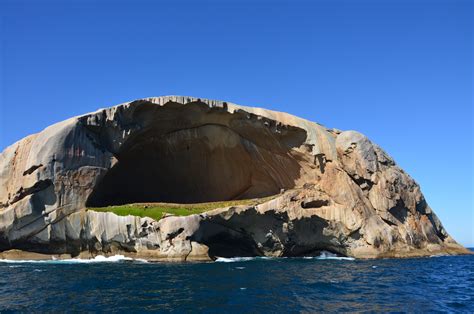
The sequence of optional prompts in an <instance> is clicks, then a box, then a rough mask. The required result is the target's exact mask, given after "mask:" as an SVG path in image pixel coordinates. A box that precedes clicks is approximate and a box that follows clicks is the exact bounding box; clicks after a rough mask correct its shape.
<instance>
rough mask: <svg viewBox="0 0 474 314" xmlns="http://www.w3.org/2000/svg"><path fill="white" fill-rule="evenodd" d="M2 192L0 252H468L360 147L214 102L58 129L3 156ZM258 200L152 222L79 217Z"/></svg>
mask: <svg viewBox="0 0 474 314" xmlns="http://www.w3.org/2000/svg"><path fill="white" fill-rule="evenodd" d="M0 183H1V185H0V249H1V250H2V251H6V250H11V249H20V250H24V251H29V252H37V253H43V254H44V253H46V254H69V255H71V256H93V255H95V254H116V253H118V252H120V253H124V254H127V255H131V256H137V257H143V258H147V259H150V260H168V261H182V260H210V259H213V258H215V257H217V256H223V257H232V256H302V255H313V254H317V253H318V252H319V251H321V250H326V251H331V252H334V253H338V254H341V255H346V256H353V257H357V258H377V257H406V256H423V255H432V254H435V253H436V254H438V253H447V254H461V253H467V250H465V249H464V248H463V247H462V246H460V245H459V244H457V243H456V242H455V241H454V240H453V238H451V237H450V236H449V234H448V233H447V232H446V230H445V229H444V228H443V226H442V225H441V223H440V221H439V220H438V218H437V217H436V215H435V214H434V213H433V211H432V210H431V208H430V207H429V206H428V204H427V202H426V201H425V199H424V197H423V195H422V194H421V192H420V187H419V186H418V185H417V184H416V182H415V181H414V180H413V179H412V178H411V177H410V176H408V175H407V174H406V173H405V172H404V171H403V170H402V169H400V168H399V167H398V166H397V165H396V163H395V162H394V161H393V159H392V158H390V156H388V155H387V154H386V153H385V152H384V151H383V150H382V149H381V148H380V147H378V146H377V145H376V144H374V143H372V142H371V141H370V140H369V139H368V138H367V137H365V136H364V135H362V134H360V133H358V132H356V131H344V132H343V131H339V130H336V129H328V128H326V127H324V126H321V125H319V124H317V123H314V122H310V121H307V120H304V119H301V118H298V117H295V116H292V115H289V114H286V113H281V112H275V111H270V110H265V109H260V108H252V107H244V106H238V105H235V104H231V103H227V102H221V101H213V100H207V99H198V98H192V97H180V96H167V97H158V98H146V99H141V100H136V101H133V102H130V103H124V104H121V105H118V106H115V107H111V108H107V109H101V110H98V111H96V112H94V113H89V114H86V115H83V116H79V117H74V118H71V119H69V120H66V121H63V122H60V123H57V124H55V125H52V126H50V127H48V128H46V129H45V130H43V131H42V132H40V133H37V134H33V135H30V136H28V137H26V138H24V139H22V140H20V141H19V142H17V143H15V144H13V145H11V146H10V147H8V148H7V149H5V150H4V151H3V152H2V153H1V155H0ZM270 195H277V196H276V197H275V198H273V199H272V200H270V201H266V202H264V203H262V204H259V205H256V206H236V207H230V208H220V209H216V210H213V211H209V212H206V213H203V214H201V215H191V216H186V217H173V216H170V217H165V218H163V219H161V220H160V221H154V220H152V219H151V218H140V217H134V216H126V217H119V216H117V215H115V214H112V213H99V212H94V211H86V210H85V209H86V207H100V206H107V205H117V204H127V203H134V202H174V203H197V202H210V201H221V200H233V199H246V198H259V197H264V196H270ZM15 252H17V251H15ZM15 254H16V253H15Z"/></svg>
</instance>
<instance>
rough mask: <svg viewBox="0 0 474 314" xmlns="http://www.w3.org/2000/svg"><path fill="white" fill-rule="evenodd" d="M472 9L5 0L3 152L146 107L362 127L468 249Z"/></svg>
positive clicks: (472, 221) (455, 4)
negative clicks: (215, 104) (93, 119)
mask: <svg viewBox="0 0 474 314" xmlns="http://www.w3.org/2000/svg"><path fill="white" fill-rule="evenodd" d="M473 12H474V8H473V2H472V1H456V0H446V1H436V0H434V1H427V0H426V1H424V0H419V1H416V0H415V1H403V0H401V1H299V2H298V1H288V2H282V1H280V2H277V1H273V2H270V1H240V2H232V1H219V2H217V1H215V2H210V1H207V2H198V1H194V2H184V1H139V0H134V1H131V0H130V1H107V0H104V1H88V0H83V1H22V0H15V1H9V0H0V15H1V29H0V34H1V47H0V48H1V58H0V73H1V75H0V84H1V90H0V92H1V95H0V150H3V149H4V148H5V147H6V146H8V145H10V144H12V143H13V142H15V141H17V140H19V139H21V138H22V137H24V136H26V135H28V134H30V133H34V132H38V131H40V130H42V129H43V128H45V127H46V126H48V125H50V124H52V123H54V122H58V121H61V120H64V119H66V118H69V117H71V116H74V115H78V114H82V113H86V112H89V111H93V110H96V109H98V108H102V107H108V106H112V105H115V104H118V103H121V102H125V101H129V100H133V99H136V98H142V97H148V96H160V95H168V94H177V95H189V96H197V97H203V98H213V99H221V100H226V101H230V102H235V103H238V104H242V105H248V106H260V107H266V108H269V109H274V110H280V111H286V112H289V113H292V114H295V115H298V116H301V117H304V118H307V119H310V120H313V121H316V122H319V123H322V124H324V125H326V126H328V127H336V128H339V129H344V130H347V129H354V130H358V131H360V132H362V133H364V134H366V135H367V136H369V138H371V139H372V140H373V141H374V142H376V143H378V144H379V145H381V146H382V147H383V148H384V149H385V150H386V151H387V152H388V153H389V154H390V155H392V156H393V157H394V158H395V160H396V161H397V162H398V164H399V165H400V166H401V167H402V168H404V169H405V170H406V171H407V172H408V173H409V174H410V175H411V176H412V177H413V178H415V180H416V181H417V182H418V183H419V184H420V185H421V187H422V191H423V192H424V194H425V196H426V198H427V200H428V203H429V204H430V205H431V207H432V208H433V209H434V210H435V212H436V213H437V214H438V216H439V217H440V218H441V220H442V222H443V224H444V225H445V227H446V228H447V230H448V232H450V233H451V234H452V235H453V236H454V237H455V238H456V239H457V240H458V241H460V242H461V243H463V244H464V245H468V246H474V217H473V211H474V209H473V194H474V190H473V175H474V173H473V65H474V63H473V29H474V27H473V26H474V25H473V20H474V14H473Z"/></svg>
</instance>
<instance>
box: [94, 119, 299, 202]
mask: <svg viewBox="0 0 474 314" xmlns="http://www.w3.org/2000/svg"><path fill="white" fill-rule="evenodd" d="M245 132H246V134H244V135H242V134H241V133H243V132H239V131H238V130H237V131H236V130H235V129H233V128H230V127H229V126H226V125H219V124H211V123H208V124H202V125H199V126H194V127H189V128H179V129H174V130H165V131H164V130H162V129H156V128H146V129H144V130H141V131H140V132H138V133H137V134H136V135H134V136H133V137H131V138H130V139H128V140H127V142H126V143H124V144H123V147H122V148H121V150H120V152H119V153H118V154H117V155H116V157H117V160H118V161H117V163H116V164H115V165H114V166H113V167H112V168H111V169H109V170H108V171H107V173H106V174H105V175H104V176H103V177H102V178H101V179H100V180H99V181H98V183H97V184H96V186H95V187H94V189H93V191H92V193H91V194H90V196H89V198H88V200H87V203H86V206H88V207H103V206H110V205H122V204H131V203H147V202H166V203H202V202H213V201H226V200H238V199H248V198H259V197H265V196H270V195H274V194H277V193H279V192H280V190H281V189H288V188H292V187H294V186H295V182H296V181H297V180H298V178H299V177H300V173H301V167H300V165H299V163H298V162H297V161H296V160H295V158H294V156H292V152H291V145H285V144H284V143H283V144H282V142H281V141H278V140H277V139H275V138H274V137H268V136H267V138H266V137H265V136H266V135H265V134H267V133H265V132H261V131H260V132H259V131H258V130H255V136H248V135H249V134H252V133H251V132H250V131H249V129H248V128H245ZM249 132H250V133H249ZM262 134H263V135H262ZM300 135H301V134H299V133H295V136H298V138H297V139H295V140H294V142H301V141H302V139H301V136H300ZM303 139H304V138H303Z"/></svg>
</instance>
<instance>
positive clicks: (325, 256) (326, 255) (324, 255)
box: [315, 251, 355, 261]
mask: <svg viewBox="0 0 474 314" xmlns="http://www.w3.org/2000/svg"><path fill="white" fill-rule="evenodd" d="M315 258H316V259H336V260H343V261H353V260H355V258H353V257H345V256H337V255H336V254H334V253H331V252H328V251H321V254H320V255H319V256H316V257H315Z"/></svg>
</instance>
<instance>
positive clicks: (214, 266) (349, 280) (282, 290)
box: [0, 254, 474, 313]
mask: <svg viewBox="0 0 474 314" xmlns="http://www.w3.org/2000/svg"><path fill="white" fill-rule="evenodd" d="M0 272H1V276H0V310H1V311H2V312H3V311H50V312H58V311H93V312H101V311H108V312H109V311H110V312H123V311H161V312H196V311H198V312H214V313H222V312H266V313H268V312H279V313H288V312H321V311H350V312H360V311H364V312H365V311H369V312H380V311H403V312H406V311H408V312H433V311H441V312H471V313H472V312H474V255H471V256H433V257H429V258H410V259H381V260H357V259H355V260H354V259H350V258H337V257H334V256H332V255H331V254H323V255H322V256H320V257H314V258H233V259H218V260H217V261H216V262H211V263H177V264H166V263H146V262H144V261H140V260H138V261H133V260H129V259H126V258H123V257H120V256H115V257H111V258H104V257H98V258H96V259H95V260H79V261H77V260H66V261H43V262H34V261H21V262H19V261H5V260H3V261H1V262H0Z"/></svg>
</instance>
